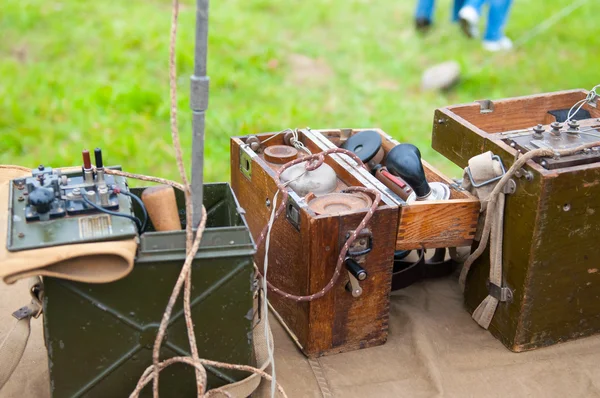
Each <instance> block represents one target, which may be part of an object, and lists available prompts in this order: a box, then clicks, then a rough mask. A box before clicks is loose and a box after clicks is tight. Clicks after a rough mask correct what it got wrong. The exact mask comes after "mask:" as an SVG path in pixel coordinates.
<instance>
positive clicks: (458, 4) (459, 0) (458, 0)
mask: <svg viewBox="0 0 600 398" xmlns="http://www.w3.org/2000/svg"><path fill="white" fill-rule="evenodd" d="M465 1H466V0H455V1H454V7H453V8H452V21H453V22H457V21H458V13H459V12H460V9H461V8H463V7H464V5H465Z"/></svg>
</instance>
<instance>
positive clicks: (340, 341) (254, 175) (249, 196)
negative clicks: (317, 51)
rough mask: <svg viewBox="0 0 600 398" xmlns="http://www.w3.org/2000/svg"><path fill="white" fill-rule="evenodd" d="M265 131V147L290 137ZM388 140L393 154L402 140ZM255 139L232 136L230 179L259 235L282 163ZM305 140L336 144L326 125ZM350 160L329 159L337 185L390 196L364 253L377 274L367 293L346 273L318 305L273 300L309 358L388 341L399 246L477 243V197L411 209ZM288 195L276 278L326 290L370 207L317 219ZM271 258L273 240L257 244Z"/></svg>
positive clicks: (287, 284)
mask: <svg viewBox="0 0 600 398" xmlns="http://www.w3.org/2000/svg"><path fill="white" fill-rule="evenodd" d="M343 131H346V130H323V132H326V133H327V132H328V133H329V136H330V137H331V138H332V139H333V138H335V132H337V133H338V138H339V137H340V135H341V134H342V132H343ZM356 131H358V130H351V132H356ZM381 134H385V133H383V132H381ZM256 137H257V138H258V139H259V140H260V141H261V142H264V143H265V144H264V145H265V146H271V145H283V144H284V137H283V135H282V134H276V133H267V134H259V135H257V136H256ZM385 137H386V141H387V142H386V144H385V145H386V150H389V149H390V148H391V147H393V145H395V144H397V143H395V141H393V140H392V139H391V138H390V137H388V136H387V135H385ZM247 139H248V137H247V136H246V137H233V138H232V139H231V183H232V187H233V190H234V191H235V193H236V196H237V198H238V200H239V202H240V204H241V206H242V207H243V208H244V210H245V214H246V219H247V221H248V225H249V228H250V231H251V233H252V234H253V236H254V238H255V239H256V238H258V235H259V234H260V232H261V231H262V229H263V228H264V226H265V225H266V224H267V221H268V219H269V216H270V213H271V210H272V206H273V205H274V204H272V203H271V201H272V199H273V196H274V194H275V192H276V190H277V187H276V184H275V174H276V172H277V170H278V168H279V167H281V165H277V164H273V163H270V162H268V161H267V160H266V159H265V157H264V155H263V153H262V151H261V150H259V151H258V152H255V151H253V150H252V149H251V148H250V145H248V144H247V143H246V141H247ZM299 139H300V140H301V141H302V143H303V144H304V145H305V146H306V147H307V148H308V149H309V150H310V151H311V152H312V153H320V152H322V151H324V150H326V149H329V148H334V147H335V145H334V143H333V142H332V141H329V140H328V139H327V138H325V136H324V135H322V134H320V133H319V132H318V131H311V130H302V131H300V132H299ZM267 140H268V141H267ZM338 142H339V140H338ZM344 157H345V156H344ZM344 157H341V156H339V155H333V156H327V157H325V162H326V163H327V164H328V165H329V166H331V167H332V168H333V170H334V171H335V173H336V175H337V178H338V183H337V189H336V190H337V191H340V190H343V189H344V188H346V187H349V186H362V187H367V188H372V189H376V190H378V191H379V192H380V194H381V201H380V203H379V206H378V207H377V210H376V211H375V213H374V216H373V218H372V220H371V222H370V223H369V224H368V226H367V229H368V234H369V238H368V239H366V241H369V240H370V241H371V242H372V249H371V251H370V252H369V253H368V254H366V255H364V256H361V257H360V258H358V259H357V261H358V262H359V264H360V265H361V266H362V267H363V268H364V269H365V270H366V271H367V273H368V278H367V279H366V280H364V281H360V286H361V288H362V295H361V296H359V297H353V296H352V294H350V292H349V291H347V290H346V286H347V285H348V282H349V278H348V276H347V275H346V274H345V270H344V274H343V275H342V277H340V279H339V281H338V283H337V285H336V286H335V287H334V289H332V291H330V292H329V293H327V294H326V295H325V296H324V297H322V298H320V299H317V300H315V301H312V302H305V303H297V302H295V301H292V300H289V299H285V298H282V297H280V296H278V295H276V294H270V296H269V299H270V301H271V303H272V304H273V307H274V308H275V309H276V310H277V312H278V313H279V315H280V316H281V318H282V319H283V321H284V322H285V324H286V325H287V327H288V329H289V330H290V331H291V332H292V334H294V335H295V338H296V340H297V342H298V343H299V345H300V346H301V347H302V350H303V352H304V353H305V354H306V355H308V356H320V355H325V354H329V353H336V352H343V351H349V350H355V349H359V348H366V347H370V346H375V345H380V344H383V343H384V342H385V341H386V339H387V329H388V314H389V294H390V290H391V278H392V267H393V260H394V252H395V251H396V250H399V249H419V248H421V247H425V248H437V247H452V246H464V245H468V244H470V243H471V242H472V239H473V235H474V232H475V225H476V224H477V217H478V214H479V202H478V201H477V199H475V198H474V197H472V196H471V195H470V194H468V193H466V192H463V191H460V190H459V189H457V188H454V189H452V196H451V199H450V200H447V201H440V202H429V203H415V204H412V205H408V204H407V203H405V202H404V201H403V200H402V199H400V198H399V197H398V196H396V195H395V194H394V193H393V192H391V191H390V190H389V189H387V188H386V187H385V186H384V185H383V184H381V183H380V182H379V181H378V180H377V179H376V178H375V177H373V176H372V175H371V174H370V173H369V172H368V171H367V170H366V169H365V168H363V167H362V166H358V165H357V164H356V163H354V161H352V160H350V158H349V157H348V159H344ZM425 165H426V172H427V176H428V178H429V180H430V181H444V182H446V183H448V184H452V181H451V180H449V179H448V178H446V177H444V176H443V175H441V174H440V173H439V172H437V171H436V170H435V169H433V168H432V167H431V166H430V165H428V164H427V163H425ZM288 191H289V198H288V204H287V206H288V207H287V215H286V217H283V216H282V217H280V219H279V220H277V221H276V222H275V224H274V226H273V229H272V233H271V246H270V247H271V249H270V256H269V258H270V262H269V264H270V266H269V273H268V279H269V281H270V282H271V283H273V284H274V285H275V286H277V287H279V288H280V289H282V290H284V291H286V292H289V293H292V294H295V295H309V294H313V293H316V292H318V291H319V290H321V289H322V288H323V287H324V286H325V285H326V284H327V282H328V281H329V280H330V278H331V275H332V274H333V271H334V269H335V266H336V260H337V257H338V255H339V252H340V250H341V248H342V246H343V244H344V243H345V241H346V239H347V235H348V233H349V232H350V231H352V230H353V229H354V228H356V226H357V225H358V224H359V223H360V221H361V220H362V218H363V217H364V215H365V214H366V211H364V210H362V211H357V212H353V213H345V214H340V215H317V214H315V213H314V212H312V211H311V209H310V208H309V207H308V206H307V203H306V200H305V198H303V197H300V196H298V195H297V194H296V193H295V192H293V191H292V190H290V189H288ZM263 260H264V245H263V246H262V247H259V248H258V252H257V256H256V263H257V265H258V266H259V267H262V265H263Z"/></svg>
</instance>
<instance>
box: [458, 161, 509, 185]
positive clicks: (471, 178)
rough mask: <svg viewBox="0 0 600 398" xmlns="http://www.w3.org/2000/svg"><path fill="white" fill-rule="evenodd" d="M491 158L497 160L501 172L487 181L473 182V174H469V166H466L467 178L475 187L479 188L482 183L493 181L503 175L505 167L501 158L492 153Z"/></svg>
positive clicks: (486, 183)
mask: <svg viewBox="0 0 600 398" xmlns="http://www.w3.org/2000/svg"><path fill="white" fill-rule="evenodd" d="M492 160H497V161H498V162H500V167H501V168H502V174H501V175H499V176H497V177H494V178H490V179H489V180H487V181H483V182H480V183H479V184H477V183H475V180H474V179H473V175H472V174H471V168H470V167H468V166H467V175H468V176H469V180H471V185H473V186H474V187H475V188H479V187H482V186H484V185H488V184H491V183H492V182H494V181H498V180H499V179H501V178H502V177H504V174H506V169H505V168H504V163H502V159H500V156H498V155H493V156H492Z"/></svg>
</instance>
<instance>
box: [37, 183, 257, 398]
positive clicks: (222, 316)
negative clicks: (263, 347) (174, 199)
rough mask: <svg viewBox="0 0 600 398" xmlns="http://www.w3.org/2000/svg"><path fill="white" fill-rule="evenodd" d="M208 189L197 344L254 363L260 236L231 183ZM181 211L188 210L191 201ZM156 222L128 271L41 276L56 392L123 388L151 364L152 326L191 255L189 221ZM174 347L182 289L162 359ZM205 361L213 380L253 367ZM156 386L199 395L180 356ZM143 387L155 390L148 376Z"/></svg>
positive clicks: (195, 309)
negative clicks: (177, 227)
mask: <svg viewBox="0 0 600 398" xmlns="http://www.w3.org/2000/svg"><path fill="white" fill-rule="evenodd" d="M133 191H134V193H138V194H139V193H141V189H134V190H133ZM204 192H205V196H204V204H205V206H206V208H207V211H208V214H209V216H208V219H207V220H208V222H207V229H206V232H205V234H204V236H203V239H202V244H201V247H200V250H199V251H198V254H197V255H196V260H195V261H194V263H193V266H192V284H193V290H192V316H193V319H194V323H195V332H196V339H197V342H198V349H199V354H200V357H202V358H206V359H212V360H217V361H223V362H229V363H236V364H247V365H254V358H253V348H252V326H253V289H252V280H253V273H254V270H253V260H252V256H253V255H254V253H255V247H254V243H253V241H252V238H251V236H250V234H249V232H248V228H247V226H246V222H245V219H244V218H243V215H242V214H240V209H239V205H238V203H237V200H236V199H235V197H234V196H233V193H232V191H231V189H230V187H229V185H228V184H207V185H205V186H204ZM178 201H179V204H180V206H181V205H182V204H183V195H181V194H178ZM180 208H181V209H182V210H183V209H184V207H183V206H181V207H180ZM136 211H139V209H136ZM181 215H182V218H185V211H182V212H181ZM152 230H153V228H152V226H150V228H149V231H150V232H147V233H146V234H144V235H142V239H141V244H140V248H139V250H138V256H137V259H136V264H135V267H134V269H133V271H132V272H131V274H129V275H128V276H127V277H125V278H124V279H122V280H119V281H117V282H113V283H109V284H85V283H74V282H69V281H64V280H58V279H54V278H44V284H45V298H44V314H45V316H44V327H45V340H46V346H47V348H48V359H49V367H50V383H51V390H52V394H53V396H54V397H57V398H58V397H60V398H63V397H102V398H104V397H127V396H128V395H129V394H130V393H131V392H132V391H133V389H134V388H135V385H136V383H137V381H138V379H139V377H140V376H141V374H142V373H143V371H144V370H145V369H146V367H148V366H149V365H151V364H152V359H151V357H152V345H153V344H154V338H155V336H156V331H157V328H158V325H159V323H160V320H161V317H162V314H163V311H164V309H165V306H166V304H167V301H168V298H169V296H170V294H171V291H172V289H173V286H174V285H175V281H176V279H177V276H178V274H179V272H180V270H181V266H182V263H183V259H184V257H185V232H184V231H176V232H168V233H160V232H152ZM232 242H233V243H232ZM182 294H183V293H182ZM178 355H189V344H188V340H187V334H186V328H185V321H184V317H183V308H182V301H181V296H180V299H179V300H178V302H177V304H176V306H175V309H174V311H173V315H172V317H171V322H170V326H169V328H168V330H167V339H166V341H165V343H164V344H163V348H162V352H161V359H165V358H168V357H172V356H178ZM207 370H208V385H209V388H214V387H218V386H221V385H224V384H227V383H230V382H231V381H236V380H241V379H243V378H244V377H246V376H247V375H246V374H244V373H241V372H231V371H221V370H218V369H212V368H209V369H207ZM160 389H161V391H160V395H161V397H188V396H195V395H196V390H195V389H196V387H195V378H194V371H193V369H192V368H190V367H187V366H185V365H182V364H177V365H173V366H171V367H169V368H167V369H166V370H164V371H163V372H162V373H161V383H160ZM142 396H144V397H147V396H151V386H148V387H146V388H145V390H144V391H143V393H142Z"/></svg>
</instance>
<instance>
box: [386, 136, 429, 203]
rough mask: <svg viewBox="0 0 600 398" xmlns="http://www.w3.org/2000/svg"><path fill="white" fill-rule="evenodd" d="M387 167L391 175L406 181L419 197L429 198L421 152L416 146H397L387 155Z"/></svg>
mask: <svg viewBox="0 0 600 398" xmlns="http://www.w3.org/2000/svg"><path fill="white" fill-rule="evenodd" d="M385 165H386V167H387V169H388V171H389V172H390V173H392V174H394V175H396V176H398V177H400V178H402V179H403V180H404V181H406V182H407V184H408V185H410V186H411V187H412V189H413V191H415V194H416V195H417V197H424V196H427V195H429V193H430V192H431V187H430V186H429V184H428V183H427V179H426V178H425V170H423V164H422V163H421V152H419V148H417V147H416V146H414V145H412V144H400V145H396V146H395V147H394V148H392V150H391V151H390V152H389V153H388V154H387V159H386V162H385Z"/></svg>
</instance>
